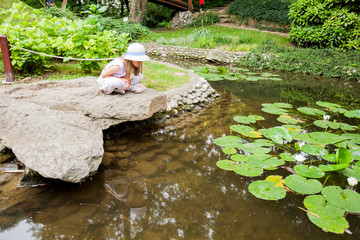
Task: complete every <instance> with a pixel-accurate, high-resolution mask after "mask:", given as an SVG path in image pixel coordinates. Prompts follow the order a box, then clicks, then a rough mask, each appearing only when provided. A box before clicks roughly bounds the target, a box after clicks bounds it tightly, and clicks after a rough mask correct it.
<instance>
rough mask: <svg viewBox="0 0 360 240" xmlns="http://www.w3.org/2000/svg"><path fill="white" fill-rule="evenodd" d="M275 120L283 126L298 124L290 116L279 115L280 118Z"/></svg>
mask: <svg viewBox="0 0 360 240" xmlns="http://www.w3.org/2000/svg"><path fill="white" fill-rule="evenodd" d="M277 120H278V121H279V122H282V123H285V124H297V123H298V122H299V121H298V120H296V119H295V118H293V117H291V116H290V115H281V116H280V117H278V118H277Z"/></svg>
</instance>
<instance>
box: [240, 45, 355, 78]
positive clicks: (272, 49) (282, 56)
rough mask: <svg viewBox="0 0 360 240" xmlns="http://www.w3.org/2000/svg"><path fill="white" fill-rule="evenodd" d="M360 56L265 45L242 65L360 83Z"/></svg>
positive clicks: (331, 51) (353, 52)
mask: <svg viewBox="0 0 360 240" xmlns="http://www.w3.org/2000/svg"><path fill="white" fill-rule="evenodd" d="M359 62H360V54H359V52H357V51H348V52H346V53H345V52H341V51H338V50H336V49H301V48H286V47H277V46H274V44H271V43H266V44H265V45H263V46H262V48H258V49H257V50H254V51H252V52H251V53H249V54H247V55H246V56H245V57H243V58H242V59H241V60H240V61H239V64H240V65H241V66H247V67H253V68H264V69H273V70H281V71H289V72H300V73H311V74H315V75H321V76H325V77H339V78H346V79H356V80H358V81H359V80H360V64H359Z"/></svg>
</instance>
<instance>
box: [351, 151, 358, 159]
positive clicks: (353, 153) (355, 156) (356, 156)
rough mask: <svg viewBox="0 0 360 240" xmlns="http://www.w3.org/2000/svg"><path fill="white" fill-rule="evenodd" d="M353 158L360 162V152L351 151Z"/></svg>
mask: <svg viewBox="0 0 360 240" xmlns="http://www.w3.org/2000/svg"><path fill="white" fill-rule="evenodd" d="M350 153H351V158H352V159H354V160H360V150H350Z"/></svg>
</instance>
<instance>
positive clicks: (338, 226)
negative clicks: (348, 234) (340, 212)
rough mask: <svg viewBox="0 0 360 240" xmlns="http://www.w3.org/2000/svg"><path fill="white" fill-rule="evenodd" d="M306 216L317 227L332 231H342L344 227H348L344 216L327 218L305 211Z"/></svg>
mask: <svg viewBox="0 0 360 240" xmlns="http://www.w3.org/2000/svg"><path fill="white" fill-rule="evenodd" d="M307 216H308V218H309V219H310V221H311V222H312V223H314V224H315V225H316V226H318V227H319V228H321V229H323V230H325V231H327V232H332V233H338V234H340V233H344V229H348V228H349V223H348V222H347V221H346V219H345V218H344V217H341V218H337V219H327V218H322V217H318V216H315V215H313V214H311V213H307Z"/></svg>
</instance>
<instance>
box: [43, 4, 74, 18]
mask: <svg viewBox="0 0 360 240" xmlns="http://www.w3.org/2000/svg"><path fill="white" fill-rule="evenodd" d="M44 11H45V13H46V14H50V15H52V16H54V17H58V18H62V17H64V18H67V19H70V20H73V21H75V20H78V19H79V17H78V16H77V15H76V14H75V13H73V12H72V11H70V10H69V9H67V8H66V9H63V8H57V7H50V8H44Z"/></svg>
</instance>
